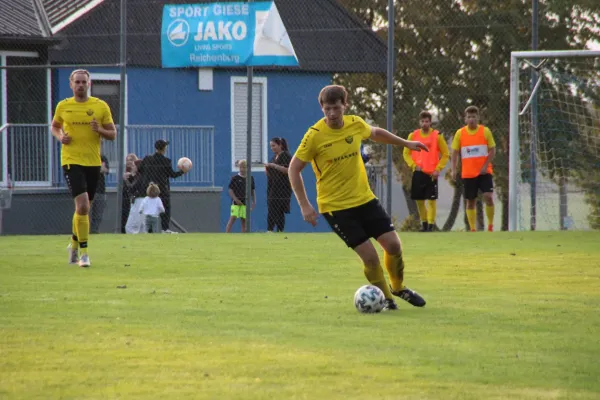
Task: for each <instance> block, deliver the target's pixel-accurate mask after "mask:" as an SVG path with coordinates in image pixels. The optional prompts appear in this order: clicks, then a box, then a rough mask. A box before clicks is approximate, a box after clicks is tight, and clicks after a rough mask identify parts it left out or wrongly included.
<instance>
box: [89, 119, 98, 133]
mask: <svg viewBox="0 0 600 400" xmlns="http://www.w3.org/2000/svg"><path fill="white" fill-rule="evenodd" d="M90 127H91V128H92V130H93V131H94V132H96V133H100V131H99V129H100V125H98V121H96V118H94V119H93V120H92V122H90Z"/></svg>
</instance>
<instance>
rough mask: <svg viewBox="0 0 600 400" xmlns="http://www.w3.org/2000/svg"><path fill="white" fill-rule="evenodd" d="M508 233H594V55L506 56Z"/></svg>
mask: <svg viewBox="0 0 600 400" xmlns="http://www.w3.org/2000/svg"><path fill="white" fill-rule="evenodd" d="M509 160H510V166H509V167H510V168H509V169H510V171H509V229H510V230H558V229H574V230H586V229H600V51H585V50H582V51H536V52H533V51H530V52H513V53H512V54H511V93H510V158H509Z"/></svg>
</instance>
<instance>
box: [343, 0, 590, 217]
mask: <svg viewBox="0 0 600 400" xmlns="http://www.w3.org/2000/svg"><path fill="white" fill-rule="evenodd" d="M339 1H340V2H341V3H342V4H343V5H345V6H346V7H347V8H348V9H349V10H351V11H352V12H353V13H354V14H355V15H357V16H358V17H359V18H360V19H361V20H362V21H363V22H364V23H365V24H367V25H369V26H371V27H372V28H373V29H374V30H376V31H377V33H378V34H380V35H381V37H382V39H383V40H385V37H386V36H387V31H386V27H387V1H386V0H339ZM539 10H540V14H539V49H545V50H551V49H561V50H564V49H570V48H577V49H579V48H582V47H583V46H584V45H585V43H587V42H588V41H589V40H592V39H596V40H598V38H599V37H600V32H599V31H598V29H597V26H598V24H599V23H600V13H599V11H598V7H597V5H596V2H595V1H594V0H575V1H568V0H545V1H544V0H542V1H540V5H539ZM531 19H532V18H531V2H530V1H523V0H505V1H497V0H462V1H440V0H405V1H401V2H396V6H395V25H394V26H395V51H396V53H395V62H396V65H395V72H394V92H393V97H394V115H393V123H394V130H395V131H397V133H398V134H399V135H400V136H403V137H406V136H407V135H408V133H409V132H411V131H412V130H413V129H415V127H416V126H417V123H418V121H417V116H418V113H419V111H420V110H422V109H430V110H434V111H435V114H437V119H438V121H434V122H436V128H437V129H439V130H440V132H442V133H443V134H444V135H445V137H446V138H447V139H450V138H451V137H452V136H453V135H454V132H455V131H456V130H457V129H458V128H460V127H461V126H462V125H464V122H463V110H464V109H465V108H466V107H467V106H468V105H476V106H478V107H479V108H480V110H481V112H482V123H483V124H484V125H486V126H488V127H489V128H490V129H491V130H492V132H493V133H494V136H495V138H496V142H497V146H498V147H497V148H498V152H497V156H496V160H495V162H494V164H495V180H496V187H497V188H498V191H497V194H498V196H499V197H500V200H501V202H502V204H504V205H505V206H506V204H508V203H507V201H506V198H507V195H508V121H509V116H508V110H509V83H510V74H509V72H510V71H509V69H510V52H511V51H517V50H528V49H530V46H531V32H532V30H531V25H532V24H531ZM382 56H383V55H382ZM336 81H337V82H339V83H340V84H343V85H345V86H346V87H347V88H348V89H349V90H350V91H351V93H352V97H351V101H352V103H351V105H352V110H353V111H355V112H357V113H360V114H361V115H364V116H365V117H367V118H369V119H371V120H373V121H374V122H375V123H377V124H379V125H381V126H385V125H386V123H385V122H386V107H385V104H386V96H387V91H386V82H385V76H381V75H368V74H367V75H365V74H343V75H340V76H337V77H336ZM554 143H556V146H560V140H559V141H556V142H554ZM565 150H568V151H571V149H565ZM393 159H394V163H395V164H396V167H397V169H398V170H399V171H402V167H401V165H399V164H402V163H403V161H402V158H401V156H400V155H399V154H394V157H393ZM405 175H406V174H405ZM404 184H405V186H406V180H404ZM455 197H456V196H455ZM455 206H456V207H458V206H460V201H456V205H455ZM504 211H505V210H504ZM454 214H455V213H454ZM503 215H506V216H507V215H508V213H506V212H503ZM452 222H453V221H452ZM503 225H504V228H506V227H507V221H506V218H505V223H504V224H503ZM446 226H448V223H446V224H445V227H446ZM450 228H451V224H450Z"/></svg>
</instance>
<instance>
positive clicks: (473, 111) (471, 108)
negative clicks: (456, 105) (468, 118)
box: [465, 106, 479, 115]
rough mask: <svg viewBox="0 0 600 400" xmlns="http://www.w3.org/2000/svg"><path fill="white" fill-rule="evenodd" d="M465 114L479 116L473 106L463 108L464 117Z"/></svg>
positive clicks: (477, 109) (477, 110)
mask: <svg viewBox="0 0 600 400" xmlns="http://www.w3.org/2000/svg"><path fill="white" fill-rule="evenodd" d="M467 114H477V115H479V108H477V107H475V106H469V107H467V108H465V115H467Z"/></svg>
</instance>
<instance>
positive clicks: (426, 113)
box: [419, 111, 431, 121]
mask: <svg viewBox="0 0 600 400" xmlns="http://www.w3.org/2000/svg"><path fill="white" fill-rule="evenodd" d="M426 118H427V119H428V120H429V121H431V113H430V112H429V111H421V113H420V114H419V119H426Z"/></svg>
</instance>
